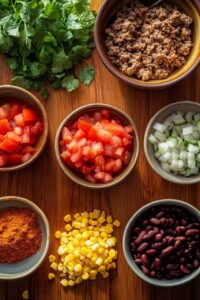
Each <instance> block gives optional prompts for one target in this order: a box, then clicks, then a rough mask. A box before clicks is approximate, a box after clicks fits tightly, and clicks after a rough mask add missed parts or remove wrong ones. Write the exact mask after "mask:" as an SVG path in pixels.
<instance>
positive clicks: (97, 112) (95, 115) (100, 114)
mask: <svg viewBox="0 0 200 300" xmlns="http://www.w3.org/2000/svg"><path fill="white" fill-rule="evenodd" d="M94 118H95V120H96V121H101V119H102V113H101V112H100V111H96V112H95V113H94Z"/></svg>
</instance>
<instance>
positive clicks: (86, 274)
mask: <svg viewBox="0 0 200 300" xmlns="http://www.w3.org/2000/svg"><path fill="white" fill-rule="evenodd" d="M88 278H89V274H88V273H87V272H85V273H83V275H82V279H83V280H87V279H88Z"/></svg>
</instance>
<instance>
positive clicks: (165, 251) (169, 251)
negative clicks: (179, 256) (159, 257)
mask: <svg viewBox="0 0 200 300" xmlns="http://www.w3.org/2000/svg"><path fill="white" fill-rule="evenodd" d="M173 251H174V247H173V246H168V247H167V248H165V249H163V250H162V254H164V255H169V254H171V253H172V252H173Z"/></svg>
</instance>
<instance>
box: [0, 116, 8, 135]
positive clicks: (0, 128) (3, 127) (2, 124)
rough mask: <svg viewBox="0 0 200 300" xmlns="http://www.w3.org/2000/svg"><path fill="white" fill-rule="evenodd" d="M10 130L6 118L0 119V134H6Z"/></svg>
mask: <svg viewBox="0 0 200 300" xmlns="http://www.w3.org/2000/svg"><path fill="white" fill-rule="evenodd" d="M10 130H11V127H10V124H9V122H8V119H2V120H0V134H6V133H7V132H8V131H10Z"/></svg>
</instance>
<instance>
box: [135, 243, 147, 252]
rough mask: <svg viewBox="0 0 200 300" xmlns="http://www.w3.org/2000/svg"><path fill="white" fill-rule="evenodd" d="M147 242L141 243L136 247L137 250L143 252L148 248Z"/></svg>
mask: <svg viewBox="0 0 200 300" xmlns="http://www.w3.org/2000/svg"><path fill="white" fill-rule="evenodd" d="M148 246H149V244H148V243H142V244H141V245H140V246H139V247H138V248H137V250H138V251H139V252H143V251H144V250H146V249H147V248H148Z"/></svg>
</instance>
